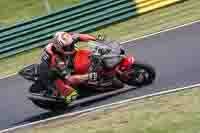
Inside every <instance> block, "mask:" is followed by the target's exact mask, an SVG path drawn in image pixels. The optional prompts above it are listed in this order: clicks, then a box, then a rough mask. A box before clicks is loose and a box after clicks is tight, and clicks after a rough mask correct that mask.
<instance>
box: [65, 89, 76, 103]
mask: <svg viewBox="0 0 200 133" xmlns="http://www.w3.org/2000/svg"><path fill="white" fill-rule="evenodd" d="M77 97H78V93H77V91H76V90H74V91H73V92H72V93H70V94H69V95H68V96H65V98H64V99H65V103H66V104H70V103H71V102H72V101H74V100H76V99H77Z"/></svg>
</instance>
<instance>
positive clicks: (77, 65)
mask: <svg viewBox="0 0 200 133" xmlns="http://www.w3.org/2000/svg"><path fill="white" fill-rule="evenodd" d="M91 54H92V53H91V51H89V50H86V49H85V50H78V51H77V52H76V54H75V57H74V71H75V73H76V74H86V73H88V71H89V67H90V65H91V61H90V55H91Z"/></svg>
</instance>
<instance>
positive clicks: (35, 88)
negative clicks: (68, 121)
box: [29, 81, 67, 112]
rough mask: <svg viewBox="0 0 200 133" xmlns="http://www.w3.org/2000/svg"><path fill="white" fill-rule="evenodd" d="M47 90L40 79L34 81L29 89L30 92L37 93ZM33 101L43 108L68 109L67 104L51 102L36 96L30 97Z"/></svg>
mask: <svg viewBox="0 0 200 133" xmlns="http://www.w3.org/2000/svg"><path fill="white" fill-rule="evenodd" d="M44 91H45V89H44V88H43V87H42V84H41V82H40V81H36V82H35V83H33V84H32V85H31V87H30V89H29V92H30V93H35V94H41V95H42V93H43V92H44ZM29 99H30V100H31V101H32V103H33V104H34V105H36V106H38V107H40V108H42V109H45V110H49V111H52V112H60V111H64V110H66V107H67V105H66V104H64V102H63V103H61V102H50V101H45V100H39V99H34V98H29Z"/></svg>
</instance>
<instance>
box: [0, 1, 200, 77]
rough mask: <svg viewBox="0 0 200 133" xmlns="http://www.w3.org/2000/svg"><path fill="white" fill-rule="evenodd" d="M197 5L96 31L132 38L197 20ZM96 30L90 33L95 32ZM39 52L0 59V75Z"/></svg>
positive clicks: (199, 16)
mask: <svg viewBox="0 0 200 133" xmlns="http://www.w3.org/2000/svg"><path fill="white" fill-rule="evenodd" d="M199 7H200V1H198V0H187V1H185V2H183V3H179V4H176V5H172V6H169V7H166V8H161V9H158V10H155V11H153V12H150V13H146V14H143V15H140V16H137V17H133V18H131V19H129V20H127V21H125V22H121V23H118V24H114V25H111V26H107V27H105V28H104V29H101V30H98V31H97V32H101V33H106V34H107V35H109V36H110V37H111V38H113V39H118V38H120V39H121V40H128V39H133V38H137V37H140V36H143V35H146V34H149V33H153V32H158V31H160V30H163V29H166V28H170V27H173V26H177V25H181V24H185V23H189V22H192V21H195V20H198V19H200V8H199ZM97 32H94V33H92V34H96V33H97ZM40 53H41V49H34V50H32V51H28V52H24V53H21V54H18V55H16V56H12V57H9V58H5V59H2V60H0V77H2V76H5V75H9V74H12V73H15V72H17V71H18V70H19V69H21V68H22V67H23V66H24V65H27V64H30V63H33V62H36V61H38V57H39V55H40Z"/></svg>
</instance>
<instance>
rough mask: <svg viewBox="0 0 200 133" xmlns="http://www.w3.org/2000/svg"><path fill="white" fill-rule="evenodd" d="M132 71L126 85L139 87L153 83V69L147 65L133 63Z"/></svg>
mask: <svg viewBox="0 0 200 133" xmlns="http://www.w3.org/2000/svg"><path fill="white" fill-rule="evenodd" d="M132 70H133V73H130V74H129V75H130V76H131V77H132V78H130V79H129V80H128V81H126V83H127V84H128V85H133V86H137V87H141V86H144V85H149V84H151V83H153V81H154V80H155V78H156V72H155V69H154V68H153V67H152V66H151V65H149V64H147V63H143V62H135V63H134V64H133V66H132Z"/></svg>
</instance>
